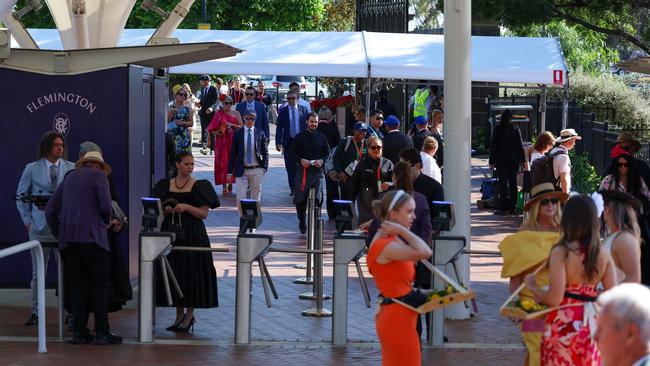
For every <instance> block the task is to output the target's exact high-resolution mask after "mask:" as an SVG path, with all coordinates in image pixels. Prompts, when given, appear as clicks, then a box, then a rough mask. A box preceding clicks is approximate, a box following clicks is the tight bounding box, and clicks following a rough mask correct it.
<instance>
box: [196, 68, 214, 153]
mask: <svg viewBox="0 0 650 366" xmlns="http://www.w3.org/2000/svg"><path fill="white" fill-rule="evenodd" d="M210 80H211V79H210V75H201V77H199V82H200V83H201V95H200V98H199V104H200V107H201V109H200V110H199V118H200V119H201V144H202V145H203V149H202V150H201V151H202V152H203V153H204V154H205V153H206V150H207V147H208V131H207V128H208V125H209V124H210V121H212V117H213V116H214V109H213V107H212V106H213V104H215V103H216V102H217V88H215V87H214V86H212V85H210ZM213 153H214V150H212V149H210V154H213Z"/></svg>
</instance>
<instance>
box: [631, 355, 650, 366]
mask: <svg viewBox="0 0 650 366" xmlns="http://www.w3.org/2000/svg"><path fill="white" fill-rule="evenodd" d="M644 362H650V354H648V355H645V356H643V357H641V359H640V360H638V361H636V362H635V363H633V364H632V366H641V365H643V363H644Z"/></svg>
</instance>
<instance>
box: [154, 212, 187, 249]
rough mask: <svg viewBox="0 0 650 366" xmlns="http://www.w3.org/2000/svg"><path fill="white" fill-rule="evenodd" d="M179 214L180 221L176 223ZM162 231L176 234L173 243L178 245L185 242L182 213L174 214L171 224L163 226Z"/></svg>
mask: <svg viewBox="0 0 650 366" xmlns="http://www.w3.org/2000/svg"><path fill="white" fill-rule="evenodd" d="M177 214H178V221H176V220H175V219H176V215H177ZM160 231H166V232H171V233H174V234H175V237H176V239H174V241H173V242H172V244H173V243H177V242H179V241H184V240H185V229H184V228H183V224H182V222H181V213H180V212H172V219H171V221H170V222H168V223H167V224H163V225H162V227H161V228H160Z"/></svg>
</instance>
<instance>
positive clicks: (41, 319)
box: [0, 240, 47, 353]
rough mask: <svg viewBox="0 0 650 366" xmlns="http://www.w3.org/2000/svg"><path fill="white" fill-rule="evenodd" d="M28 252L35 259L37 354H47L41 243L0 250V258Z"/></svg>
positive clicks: (25, 243) (28, 243)
mask: <svg viewBox="0 0 650 366" xmlns="http://www.w3.org/2000/svg"><path fill="white" fill-rule="evenodd" d="M26 250H29V251H30V253H31V255H32V257H36V278H37V280H36V288H37V290H36V292H37V294H38V353H47V347H46V345H45V323H46V322H45V264H44V260H43V248H42V247H41V243H39V242H38V241H36V240H30V241H27V242H24V243H21V244H17V245H14V246H12V247H9V248H6V249H2V250H0V258H4V257H8V256H10V255H14V254H18V253H20V252H24V251H26Z"/></svg>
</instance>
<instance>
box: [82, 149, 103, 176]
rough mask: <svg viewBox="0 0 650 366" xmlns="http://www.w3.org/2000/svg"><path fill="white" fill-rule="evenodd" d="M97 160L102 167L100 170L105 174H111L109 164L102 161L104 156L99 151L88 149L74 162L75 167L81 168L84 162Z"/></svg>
mask: <svg viewBox="0 0 650 366" xmlns="http://www.w3.org/2000/svg"><path fill="white" fill-rule="evenodd" d="M91 161H92V162H97V163H99V165H101V167H102V171H103V172H104V173H106V175H109V174H111V171H112V169H111V167H110V165H108V164H106V163H105V162H104V158H103V157H102V153H100V152H99V151H89V152H87V153H86V155H84V157H83V158H81V159H79V160H77V162H76V163H75V164H74V165H75V167H76V168H77V169H79V168H81V167H82V166H83V165H84V164H85V163H87V162H91Z"/></svg>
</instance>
